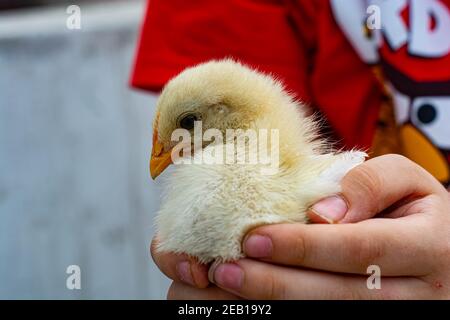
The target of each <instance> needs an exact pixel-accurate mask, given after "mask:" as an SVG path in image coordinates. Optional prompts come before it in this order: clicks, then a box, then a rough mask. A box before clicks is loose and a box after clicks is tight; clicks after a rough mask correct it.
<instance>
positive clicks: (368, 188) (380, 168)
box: [308, 155, 444, 223]
mask: <svg viewBox="0 0 450 320" xmlns="http://www.w3.org/2000/svg"><path fill="white" fill-rule="evenodd" d="M341 187H342V192H341V194H339V195H334V196H331V197H327V198H325V199H322V200H321V201H319V202H317V203H316V204H314V205H313V206H312V207H311V208H310V210H309V211H308V216H309V218H310V220H311V222H313V223H349V222H358V221H363V220H366V219H370V218H373V217H374V216H376V215H377V214H379V213H381V212H382V211H384V210H386V209H387V208H389V207H390V206H392V205H394V204H396V203H398V202H399V201H401V200H403V199H405V198H407V197H410V196H415V197H417V196H426V195H428V194H431V193H434V192H437V191H439V192H441V191H442V190H444V189H443V187H442V186H441V185H440V183H439V182H438V181H437V180H436V179H434V178H433V177H432V176H431V175H430V174H429V173H428V172H427V171H425V170H424V169H423V168H422V167H420V166H418V165H417V164H415V163H414V162H412V161H410V160H408V159H407V158H405V157H403V156H399V155H386V156H381V157H377V158H373V159H371V160H368V161H366V162H364V163H362V164H361V165H359V166H357V167H355V168H354V169H352V170H350V171H349V172H348V173H347V174H346V175H345V176H344V178H343V179H342V181H341Z"/></svg>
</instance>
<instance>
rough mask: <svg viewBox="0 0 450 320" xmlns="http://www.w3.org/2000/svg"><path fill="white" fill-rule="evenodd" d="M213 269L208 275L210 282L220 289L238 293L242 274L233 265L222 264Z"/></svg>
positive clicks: (240, 270) (239, 269)
mask: <svg viewBox="0 0 450 320" xmlns="http://www.w3.org/2000/svg"><path fill="white" fill-rule="evenodd" d="M211 268H213V269H212V270H211V273H210V277H209V278H210V279H209V280H210V281H211V282H212V283H214V284H216V285H218V286H220V287H222V288H225V289H230V290H234V291H239V290H240V289H241V286H242V281H243V280H244V272H243V271H242V269H241V267H240V266H238V265H237V264H235V263H222V264H218V265H216V266H214V265H213V266H211Z"/></svg>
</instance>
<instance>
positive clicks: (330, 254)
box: [153, 155, 450, 299]
mask: <svg viewBox="0 0 450 320" xmlns="http://www.w3.org/2000/svg"><path fill="white" fill-rule="evenodd" d="M342 186H343V191H342V195H341V197H342V199H345V200H344V201H345V202H344V203H346V204H347V208H348V210H345V208H346V206H342V205H338V206H336V205H335V206H329V205H327V204H326V203H325V204H321V205H315V206H313V208H315V209H316V212H317V213H319V212H320V211H322V212H320V214H322V215H327V212H328V213H330V212H331V211H332V209H333V208H336V207H339V208H343V209H344V210H341V211H342V212H340V213H339V212H337V211H334V212H333V217H334V219H335V220H338V221H337V222H338V223H336V224H329V225H327V224H321V225H319V224H316V225H304V224H279V225H270V226H263V227H260V228H257V229H254V230H252V231H251V232H250V233H249V235H248V236H247V237H246V239H245V241H244V243H243V248H244V251H245V252H246V254H247V256H248V257H249V258H246V259H242V260H240V261H238V262H237V263H235V264H222V265H214V266H213V267H212V268H211V270H210V279H211V280H212V281H213V282H214V284H215V286H212V287H210V288H208V289H207V290H203V289H195V288H194V287H192V286H186V285H184V284H182V283H181V282H180V280H185V279H180V277H179V273H177V269H176V265H177V263H179V261H180V260H179V259H180V257H179V256H173V255H160V254H156V253H155V252H153V254H154V258H155V262H156V263H157V264H158V266H159V267H160V268H161V269H162V270H163V271H164V272H166V274H168V275H169V276H170V277H171V278H172V279H174V280H175V282H174V284H173V285H172V287H171V289H170V290H169V295H168V296H169V297H170V298H174V299H181V298H188V296H186V294H189V298H191V299H192V298H215V297H230V298H231V297H242V298H249V299H341V298H344V299H346V298H347V299H355V298H357V299H372V298H377V299H379V298H382V299H439V298H446V299H448V298H450V270H449V269H448V266H449V265H450V195H449V193H448V192H447V191H446V190H445V189H444V188H443V187H442V186H441V185H440V184H439V182H438V181H437V180H435V179H434V178H433V177H432V176H431V175H430V174H429V173H427V172H426V171H425V170H424V169H422V168H421V167H419V166H418V165H416V164H414V163H413V162H411V161H410V160H407V159H406V158H404V157H401V156H396V155H388V156H382V157H378V158H374V159H372V160H369V161H367V162H365V163H364V164H362V165H360V166H358V167H356V168H355V169H353V170H352V171H350V172H349V173H348V174H347V175H346V176H345V178H344V179H343V182H342ZM333 201H336V200H333ZM324 209H325V211H324ZM313 214H314V215H316V213H313ZM339 215H341V217H339ZM252 236H256V238H254V237H252ZM252 257H253V258H252ZM370 265H376V266H379V267H380V270H381V276H382V278H381V289H379V290H376V289H375V290H369V289H368V288H367V285H366V282H367V278H368V276H369V275H368V274H367V268H368V267H369V266H370ZM304 268H307V269H304ZM188 270H189V271H190V275H192V278H193V279H195V280H194V282H193V283H194V284H195V285H197V286H199V287H205V286H206V285H207V283H208V282H207V267H206V266H201V267H199V265H197V264H196V263H195V262H193V263H191V264H190V269H188ZM185 283H186V282H185ZM216 286H218V287H219V288H221V289H222V290H219V289H218V288H217V287H216ZM226 292H229V293H232V294H233V296H229V295H227V296H224V295H225V294H226Z"/></svg>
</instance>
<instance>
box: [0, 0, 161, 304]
mask: <svg viewBox="0 0 450 320" xmlns="http://www.w3.org/2000/svg"><path fill="white" fill-rule="evenodd" d="M72 4H75V5H78V6H79V7H80V8H81V29H74V30H71V29H68V28H67V27H66V20H67V18H68V17H69V14H68V13H67V12H66V9H67V7H68V6H69V5H72ZM144 7H145V3H144V1H141V0H125V1H119V0H103V1H94V0H89V1H64V0H6V1H5V0H1V1H0V218H1V221H0V298H1V299H50V298H55V299H117V298H125V299H131V298H138V299H154V298H165V294H166V291H167V287H168V284H169V282H168V280H167V279H165V277H164V276H163V275H161V274H160V272H159V271H158V270H157V269H156V267H155V266H154V264H153V263H152V262H151V260H150V258H149V253H148V252H149V243H150V240H151V237H152V235H153V226H152V224H153V216H154V213H155V211H156V209H157V207H158V201H159V192H160V189H159V187H158V185H155V183H154V182H153V181H152V180H151V179H150V178H149V170H148V160H149V154H150V150H151V121H152V119H153V112H154V104H155V97H154V96H151V95H149V94H147V93H142V92H137V91H134V90H131V89H130V88H129V86H128V79H129V74H130V69H131V67H132V63H133V56H134V51H135V47H136V41H137V37H138V32H139V31H138V30H139V25H140V23H141V20H142V17H143V14H144ZM69 265H78V266H80V268H81V290H69V289H67V287H66V279H67V277H68V276H69V275H68V274H67V273H66V268H67V267H68V266H69Z"/></svg>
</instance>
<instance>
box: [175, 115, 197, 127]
mask: <svg viewBox="0 0 450 320" xmlns="http://www.w3.org/2000/svg"><path fill="white" fill-rule="evenodd" d="M195 121H200V116H198V115H196V114H188V115H185V116H183V117H182V118H181V119H180V120H179V126H180V127H181V128H183V129H186V130H191V129H193V128H194V124H195Z"/></svg>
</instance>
